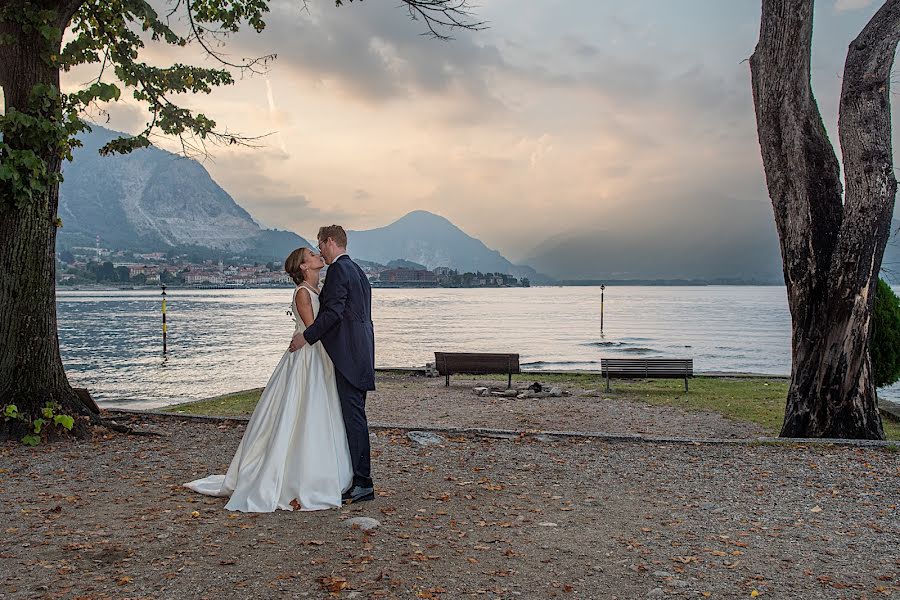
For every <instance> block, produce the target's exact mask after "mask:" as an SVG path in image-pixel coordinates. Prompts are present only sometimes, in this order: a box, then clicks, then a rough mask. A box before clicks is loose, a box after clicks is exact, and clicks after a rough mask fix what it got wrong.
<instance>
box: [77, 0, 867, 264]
mask: <svg viewBox="0 0 900 600" xmlns="http://www.w3.org/2000/svg"><path fill="white" fill-rule="evenodd" d="M398 4H399V3H397V2H394V1H392V0H387V1H386V0H366V1H365V2H362V3H359V2H354V3H353V4H346V5H345V6H344V7H342V8H336V7H335V6H334V3H333V2H331V1H330V0H310V1H309V3H308V11H306V10H303V9H302V5H301V3H300V2H299V1H298V0H292V1H280V0H276V1H274V2H272V13H271V15H270V16H269V18H268V28H267V29H266V31H265V32H264V33H263V34H261V35H255V34H252V33H246V34H241V35H239V36H237V37H235V38H233V39H232V41H231V43H230V45H229V46H228V49H227V50H228V52H230V53H231V54H232V55H233V56H234V57H240V56H255V55H261V54H266V53H270V52H274V53H277V54H278V59H277V61H275V62H274V63H273V64H272V66H271V68H270V69H269V71H268V73H267V74H266V75H258V76H253V77H249V78H246V79H244V80H241V81H238V82H237V84H236V85H234V86H232V87H229V88H222V89H218V90H215V91H214V92H213V94H212V95H210V96H202V97H185V98H184V103H185V104H186V105H188V106H190V107H192V108H195V109H198V110H202V111H203V112H204V113H205V114H207V115H209V116H211V117H212V118H214V119H216V120H217V121H218V123H219V124H220V125H221V126H222V127H225V128H227V129H229V130H232V131H237V132H240V133H243V134H247V135H260V134H265V133H269V132H274V133H273V135H271V136H269V137H268V138H266V139H265V141H264V144H265V147H263V148H260V149H255V150H250V149H226V148H216V149H214V156H213V158H211V159H210V160H208V161H207V163H206V166H207V168H208V169H209V171H210V172H211V173H212V175H213V177H214V178H215V179H216V180H217V181H218V182H219V183H220V184H221V185H222V186H223V187H224V188H225V189H226V190H227V191H228V192H229V193H230V194H231V195H232V196H233V197H234V198H235V200H236V201H237V202H238V203H239V204H241V205H242V206H243V207H245V208H246V209H247V210H248V211H249V212H250V213H251V214H252V215H253V216H254V217H255V218H257V219H258V220H259V221H260V222H261V223H262V224H264V225H265V226H269V227H278V228H281V229H291V230H293V231H296V232H297V233H300V234H301V235H304V236H311V235H313V234H314V233H315V231H316V229H317V227H318V226H319V225H320V224H323V223H331V222H338V223H342V224H344V225H345V226H346V227H348V228H351V229H363V228H371V227H377V226H380V225H384V224H387V223H389V222H391V221H393V220H394V219H396V218H398V217H400V216H402V215H403V214H405V213H406V212H408V211H411V210H415V209H425V210H430V211H433V212H437V213H439V214H441V215H443V216H445V217H447V218H449V219H450V220H451V221H453V222H454V223H456V224H457V225H459V226H460V227H462V228H463V229H465V230H466V231H467V232H469V233H470V234H472V235H475V236H476V237H479V238H481V239H483V240H484V241H485V242H486V243H487V244H488V245H489V246H491V247H494V248H497V249H499V250H500V251H501V252H503V253H504V254H506V255H507V256H508V257H510V258H511V259H514V260H521V259H524V258H527V257H529V256H530V255H531V253H533V252H534V251H535V248H537V247H539V246H540V245H541V243H542V242H544V241H545V240H547V239H548V238H559V237H568V236H579V235H585V234H587V235H594V234H595V233H596V234H599V233H598V232H603V231H607V230H611V229H615V230H617V231H619V232H621V231H626V232H627V231H632V230H633V231H635V232H636V235H647V234H648V233H652V232H654V231H685V230H690V229H691V228H692V227H694V226H695V225H696V224H697V223H702V224H704V227H709V228H720V229H722V230H723V231H728V230H729V229H728V228H729V227H731V226H738V225H735V224H740V223H741V222H743V221H746V220H752V219H757V220H759V219H760V215H766V214H768V215H769V218H771V213H770V209H768V208H767V206H768V199H767V196H766V192H765V186H764V179H763V174H762V165H761V160H760V158H759V147H758V144H757V139H756V133H755V123H754V116H753V107H752V102H751V92H750V75H749V65H748V64H747V62H746V59H747V58H748V57H749V56H750V54H751V53H752V51H753V47H754V45H755V43H756V39H757V36H758V28H759V13H760V3H759V1H757V0H728V1H722V0H679V1H678V2H674V1H671V0H633V1H630V2H612V1H605V0H534V1H527V2H523V1H522V0H515V1H514V0H482V2H480V5H481V6H480V7H479V8H477V17H478V18H479V19H482V20H485V21H487V22H488V24H489V28H488V29H486V30H484V31H479V32H456V33H455V34H454V35H455V37H456V39H454V40H453V41H449V42H443V41H437V40H434V39H429V38H427V37H424V36H422V35H420V34H421V33H422V31H423V27H424V26H423V24H422V23H417V22H414V21H411V20H410V19H409V18H408V16H407V13H406V12H405V11H404V10H402V9H400V8H397V6H398ZM879 5H880V3H876V2H870V1H866V0H838V1H837V2H835V1H834V0H829V1H820V2H818V6H817V12H816V22H815V27H816V29H815V32H816V33H815V39H814V61H813V62H814V86H815V91H816V95H817V98H818V101H819V105H820V108H821V110H822V112H823V115H824V116H825V120H826V123H827V125H828V127H829V130H830V131H831V132H832V134H834V133H835V129H836V122H837V102H838V92H839V89H840V78H841V72H842V69H843V61H844V58H845V52H846V47H847V45H848V43H849V42H850V41H851V40H852V39H853V38H854V37H855V36H856V35H857V34H858V32H859V31H860V29H861V28H862V27H863V25H864V24H865V22H866V21H867V20H868V19H869V18H870V17H871V15H872V14H873V13H874V11H875V10H876V8H877V7H878V6H879ZM147 56H148V57H151V58H152V59H153V60H154V61H155V62H159V63H160V64H162V63H163V62H165V61H166V60H169V61H170V62H171V61H172V60H179V61H185V60H186V58H185V56H184V55H183V54H181V55H179V54H178V53H177V52H176V51H175V50H173V49H170V48H149V49H148V54H147ZM80 81H84V73H82V72H80V73H75V74H71V75H69V76H68V78H67V83H68V84H69V85H71V84H74V83H77V82H80ZM144 121H145V116H144V114H143V113H142V112H140V111H139V110H138V109H136V108H134V107H133V106H128V105H127V104H124V103H120V105H118V106H116V107H114V108H113V109H112V111H111V121H110V126H112V127H114V128H117V129H120V130H125V131H128V132H137V131H139V130H140V129H141V126H142V124H143V123H144ZM832 139H834V136H833V138H832ZM163 145H165V144H163ZM766 211H769V212H766ZM647 223H653V224H654V225H653V226H652V227H651V226H647ZM648 227H649V228H648Z"/></svg>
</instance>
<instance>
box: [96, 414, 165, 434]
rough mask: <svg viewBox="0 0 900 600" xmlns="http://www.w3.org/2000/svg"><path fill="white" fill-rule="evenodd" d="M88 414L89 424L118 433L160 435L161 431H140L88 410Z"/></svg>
mask: <svg viewBox="0 0 900 600" xmlns="http://www.w3.org/2000/svg"><path fill="white" fill-rule="evenodd" d="M88 416H89V417H90V420H91V424H92V425H97V426H99V427H104V428H106V429H109V430H111V431H116V432H118V433H127V434H128V435H142V436H147V437H153V436H156V437H162V434H161V433H157V432H155V431H141V430H140V429H134V428H132V427H129V426H128V425H122V424H121V423H116V422H115V421H113V420H112V419H105V418H103V417H101V416H100V415H98V414H96V413H93V412H89V413H88Z"/></svg>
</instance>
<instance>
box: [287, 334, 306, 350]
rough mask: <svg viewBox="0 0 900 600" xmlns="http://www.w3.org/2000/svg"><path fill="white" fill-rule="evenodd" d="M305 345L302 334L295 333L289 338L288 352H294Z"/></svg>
mask: <svg viewBox="0 0 900 600" xmlns="http://www.w3.org/2000/svg"><path fill="white" fill-rule="evenodd" d="M305 345H306V338H305V337H303V334H302V333H295V334H294V337H292V338H291V343H290V345H289V346H288V350H290V351H291V352H296V351H297V350H299V349H300V348H302V347H303V346H305Z"/></svg>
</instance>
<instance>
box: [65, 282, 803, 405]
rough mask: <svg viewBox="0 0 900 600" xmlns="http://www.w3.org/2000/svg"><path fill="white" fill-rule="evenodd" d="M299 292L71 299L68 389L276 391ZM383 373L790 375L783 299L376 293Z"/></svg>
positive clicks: (641, 291) (761, 294) (168, 396)
mask: <svg viewBox="0 0 900 600" xmlns="http://www.w3.org/2000/svg"><path fill="white" fill-rule="evenodd" d="M291 294H292V290H291V289H288V288H282V289H256V290H193V289H188V290H178V289H176V290H169V292H168V296H167V300H168V315H167V321H168V326H169V334H168V355H167V357H166V358H165V359H164V358H163V356H162V334H161V331H162V328H161V315H160V300H161V297H160V293H159V291H60V292H59V293H58V295H57V308H58V315H59V334H60V345H61V348H62V354H63V361H64V363H65V365H66V369H67V372H68V374H69V379H70V380H71V381H72V383H73V384H77V385H78V386H81V387H87V388H89V389H90V390H91V393H92V394H93V395H94V397H95V398H96V399H98V400H99V401H100V402H101V403H102V404H105V405H107V406H110V405H117V406H132V407H135V408H151V407H158V406H162V405H165V404H171V403H175V402H181V401H185V400H188V399H196V398H205V397H209V396H213V395H217V394H221V393H225V392H231V391H237V390H241V389H246V388H251V387H261V386H263V385H265V383H266V381H267V379H268V376H269V374H270V373H271V372H272V369H273V368H274V367H275V365H276V364H277V362H278V360H279V359H280V358H281V355H282V353H283V352H284V350H285V349H286V347H287V344H288V342H289V341H290V336H291V334H292V332H293V322H292V321H291V317H290V316H289V315H288V314H286V311H287V310H288V309H289V308H290V301H291ZM372 302H373V307H372V310H373V319H374V322H375V339H376V364H377V365H378V366H379V367H413V366H422V365H424V364H425V362H427V361H432V360H434V352H435V351H436V350H437V351H451V352H452V351H472V352H517V353H519V354H520V355H521V358H520V360H521V362H522V367H523V368H524V369H532V370H554V371H556V370H575V369H586V370H599V368H600V358H601V357H603V356H610V357H612V356H634V357H640V356H647V357H653V356H667V357H685V358H693V359H694V368H695V370H696V371H733V372H754V373H769V374H778V375H787V374H788V373H789V372H790V315H789V312H788V307H787V298H786V295H785V289H784V288H783V287H735V286H723V287H717V286H709V287H607V288H606V292H605V310H604V312H605V315H604V330H603V332H602V333H601V331H600V289H599V288H595V287H532V288H508V289H443V288H438V289H375V290H373V298H372Z"/></svg>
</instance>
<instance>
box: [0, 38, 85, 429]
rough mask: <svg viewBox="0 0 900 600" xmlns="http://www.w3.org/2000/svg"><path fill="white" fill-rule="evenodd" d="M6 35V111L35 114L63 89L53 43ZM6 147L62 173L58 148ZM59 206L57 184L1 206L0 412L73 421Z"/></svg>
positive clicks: (2, 64) (10, 140)
mask: <svg viewBox="0 0 900 600" xmlns="http://www.w3.org/2000/svg"><path fill="white" fill-rule="evenodd" d="M60 29H62V27H61V28H60ZM0 33H2V34H5V35H7V36H11V37H12V39H14V40H15V41H14V42H13V43H8V44H3V45H0V86H2V88H3V92H4V98H5V104H6V112H7V114H8V113H9V111H11V110H13V109H16V110H19V111H21V112H24V113H29V112H30V111H32V110H33V104H32V103H31V102H30V100H29V99H30V96H31V92H32V89H33V88H34V86H36V85H39V84H45V85H50V86H55V87H56V89H58V88H59V70H58V69H57V68H56V67H55V66H53V65H49V64H47V63H45V62H44V61H43V60H42V59H41V57H42V56H45V55H46V52H44V51H43V50H42V49H43V48H44V46H45V45H46V43H47V41H46V40H44V39H42V38H40V36H39V34H38V32H35V31H30V32H29V31H25V30H24V28H23V27H22V26H21V25H20V24H19V23H15V22H9V21H7V22H2V23H0ZM58 43H59V42H57V46H58ZM22 137H23V138H24V137H26V136H22ZM5 142H6V143H7V144H9V145H10V146H11V147H13V148H17V149H26V148H29V149H32V150H35V151H36V152H37V153H38V156H39V157H40V158H41V159H43V160H44V162H45V163H46V165H47V167H48V170H49V171H50V172H52V173H59V171H60V166H61V158H60V156H59V150H58V149H57V148H52V147H35V146H34V145H30V144H31V142H30V141H29V140H28V139H17V137H16V136H7V138H6V139H5ZM58 204H59V185H58V183H54V184H52V185H51V186H50V188H49V191H48V192H47V193H46V194H44V195H43V196H42V197H40V198H37V199H35V200H34V201H31V202H29V203H27V204H26V205H25V206H23V207H15V206H12V204H11V202H9V199H4V202H2V203H0V307H2V310H0V406H2V405H5V404H15V405H16V406H17V407H18V409H19V411H20V413H22V414H25V415H28V416H31V417H37V416H40V410H41V408H42V407H43V406H44V404H45V403H46V402H48V401H52V402H58V403H59V404H61V405H62V412H64V413H67V414H70V415H72V416H76V417H77V416H79V415H86V414H87V411H86V409H85V407H84V406H83V404H82V403H81V402H80V401H79V400H78V397H77V395H76V394H75V392H74V391H73V389H72V387H71V386H70V385H69V382H68V380H67V378H66V374H65V370H64V369H63V364H62V360H61V358H60V353H59V341H58V338H57V329H56V284H55V281H56V273H55V250H56V229H57V228H56V219H57V207H58ZM18 428H19V429H21V426H20V425H19V426H18ZM4 429H5V433H6V434H14V435H17V434H19V433H21V431H17V430H16V429H17V424H16V422H15V421H11V422H8V423H7V424H6V426H5V427H4V425H3V422H2V421H0V433H4V431H3V430H4ZM84 429H85V421H84V420H83V419H76V430H80V431H84Z"/></svg>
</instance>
